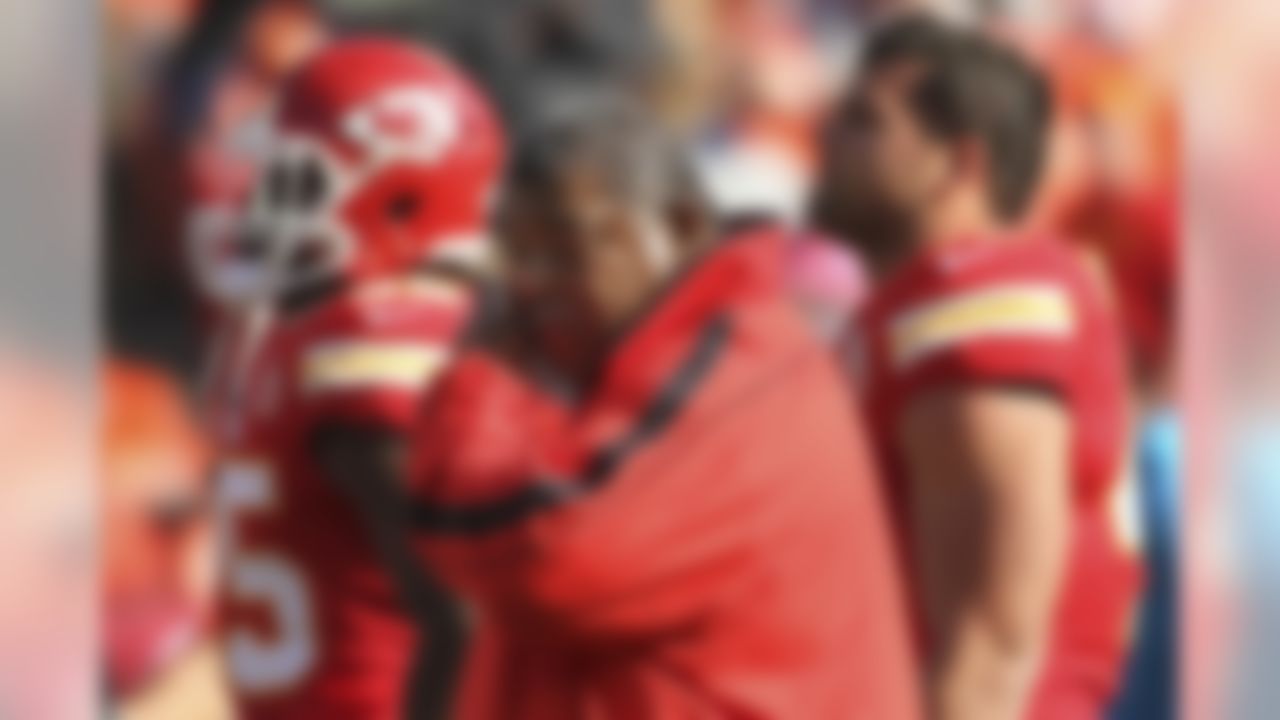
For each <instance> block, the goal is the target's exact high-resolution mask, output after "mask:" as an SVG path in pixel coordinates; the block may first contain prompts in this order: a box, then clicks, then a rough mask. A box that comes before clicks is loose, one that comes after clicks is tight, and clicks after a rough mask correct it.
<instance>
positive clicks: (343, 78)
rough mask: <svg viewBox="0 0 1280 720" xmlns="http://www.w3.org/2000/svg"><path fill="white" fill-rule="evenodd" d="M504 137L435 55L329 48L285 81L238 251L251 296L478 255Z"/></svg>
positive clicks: (359, 46) (390, 45)
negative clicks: (249, 274)
mask: <svg viewBox="0 0 1280 720" xmlns="http://www.w3.org/2000/svg"><path fill="white" fill-rule="evenodd" d="M503 151H504V147H503V140H502V131H501V128H500V127H499V124H498V122H497V120H496V118H495V116H494V113H493V112H492V110H491V109H490V107H489V104H488V102H487V101H486V100H485V98H484V97H482V95H481V93H480V92H479V91H478V90H477V89H476V87H475V86H474V85H473V83H472V82H471V81H470V80H468V79H467V78H466V77H465V76H464V75H463V74H462V73H461V72H459V71H458V70H457V69H455V68H454V67H453V66H452V65H451V64H450V63H449V62H447V61H445V60H444V59H443V58H441V57H439V56H437V55H435V54H433V53H431V52H428V51H425V50H423V49H421V48H418V47H416V46H413V45H410V44H407V43H404V42H399V41H394V40H385V39H374V38H366V39H355V40H346V41H341V42H337V43H335V44H333V45H332V46H330V47H328V48H327V49H325V50H323V51H321V52H320V53H318V54H317V55H316V56H315V57H314V58H313V59H312V60H311V61H309V62H308V63H307V64H306V65H304V66H303V67H302V69H301V70H300V71H299V73H298V74H297V75H296V76H295V77H294V78H293V79H292V80H291V81H290V83H289V84H288V85H287V86H286V88H285V91H284V94H283V97H282V98H281V103H280V106H279V108H278V109H277V113H276V118H275V122H274V126H273V141H272V143H271V150H270V152H269V157H268V159H267V161H266V163H265V164H264V166H263V170H262V174H261V176H260V178H259V181H258V185H257V190H256V191H255V193H254V196H253V198H252V200H251V201H250V205H249V208H248V212H247V216H246V224H245V234H244V237H243V239H242V252H243V253H244V254H245V255H247V256H250V257H256V258H258V259H259V260H260V261H261V263H262V266H263V268H264V272H263V273H262V276H263V278H264V287H263V291H264V292H265V293H267V294H269V295H270V296H273V297H278V296H279V294H280V293H282V292H286V291H288V290H289V289H292V288H296V287H299V286H302V285H307V284H310V283H314V282H316V281H325V280H330V279H356V278H364V277H371V276H377V275H382V274H386V273H390V272H395V271H400V270H403V269H405V268H407V267H410V266H413V265H416V264H423V263H428V262H431V261H433V260H438V259H445V258H447V259H449V260H453V261H461V262H467V261H472V260H474V259H475V258H476V257H477V256H482V255H483V254H484V252H485V246H486V243H485V242H484V241H483V239H484V237H485V226H486V224H487V221H488V212H489V208H490V205H491V200H492V196H493V194H494V192H495V189H496V187H497V183H498V181H499V179H500V173H501V169H502V162H503Z"/></svg>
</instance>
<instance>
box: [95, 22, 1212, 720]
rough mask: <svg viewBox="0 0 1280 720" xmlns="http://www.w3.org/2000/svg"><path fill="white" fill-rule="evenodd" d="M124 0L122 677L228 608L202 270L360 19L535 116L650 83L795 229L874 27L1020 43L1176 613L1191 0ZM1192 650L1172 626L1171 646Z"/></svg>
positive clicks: (671, 117) (111, 671)
mask: <svg viewBox="0 0 1280 720" xmlns="http://www.w3.org/2000/svg"><path fill="white" fill-rule="evenodd" d="M105 1H106V7H105V11H104V14H103V17H102V32H103V43H102V63H101V65H100V70H101V73H102V84H103V90H104V93H105V95H104V97H105V109H104V115H103V122H104V130H103V138H102V139H103V150H104V152H105V162H104V165H103V168H102V172H103V177H104V184H103V188H104V193H105V195H104V206H103V228H104V233H103V240H102V242H103V245H102V255H101V267H102V268H103V272H104V273H105V275H104V277H103V279H102V288H103V293H104V296H103V297H104V303H105V304H104V310H105V325H106V344H107V348H108V360H107V364H108V366H109V367H108V368H107V369H105V371H104V375H103V377H104V378H105V386H104V387H105V391H104V397H103V400H104V403H105V407H104V411H105V412H104V414H103V417H104V418H105V435H104V441H103V442H104V449H103V450H104V456H105V458H106V465H105V467H106V472H104V473H103V474H102V475H103V478H104V481H105V483H106V485H105V486H104V488H103V491H102V492H103V496H102V503H101V505H102V507H103V509H104V513H105V515H104V518H105V519H104V522H105V526H106V536H105V537H106V555H105V562H104V575H103V583H104V592H105V595H104V597H105V603H106V605H105V615H104V617H103V623H104V624H103V637H104V645H103V650H104V653H105V657H106V662H107V674H108V685H109V687H111V688H112V689H113V691H115V692H118V693H120V694H128V693H132V692H134V691H136V690H137V689H138V688H144V687H145V686H146V681H147V680H148V679H151V678H153V677H155V676H157V674H158V673H161V672H162V671H163V670H164V669H165V668H166V666H167V665H168V664H170V663H173V662H177V661H178V659H179V658H184V657H187V655H186V654H184V653H186V651H187V650H189V649H190V648H192V647H194V646H196V645H198V642H199V637H200V633H201V628H202V623H203V622H204V621H205V615H206V612H207V605H206V603H207V600H206V598H207V595H208V591H207V586H208V574H209V567H210V563H211V562H212V560H211V557H210V555H211V553H210V552H209V543H210V540H209V538H208V535H209V532H208V527H207V523H208V518H207V516H206V515H205V512H204V504H203V501H202V492H203V487H202V484H201V471H200V468H201V462H202V459H203V457H204V453H205V452H206V451H207V449H206V448H205V447H204V441H203V438H202V437H201V432H200V430H199V428H198V423H197V422H196V421H195V420H194V413H195V412H196V411H195V410H194V405H195V404H196V402H195V400H194V398H195V397H196V396H197V395H198V387H199V380H200V369H201V364H202V363H201V358H202V357H203V355H204V353H205V352H206V347H205V345H206V342H207V340H208V334H209V333H208V332H207V330H208V325H209V322H210V320H209V315H210V312H209V308H207V307H206V306H205V305H204V304H203V301H202V300H201V297H202V292H203V291H215V292H216V290H217V288H216V287H213V288H211V287H208V286H209V285H210V284H216V283H217V282H218V279H217V278H210V277H202V276H201V275H200V273H199V272H196V271H195V270H194V269H193V268H196V267H198V266H199V263H197V262H193V259H198V258H199V257H201V256H202V254H207V253H217V252H218V251H219V248H218V240H219V238H220V237H224V236H225V233H226V232H228V228H230V227H231V223H232V222H233V220H234V212H235V208H236V206H237V204H238V203H239V202H240V200H241V199H242V198H243V197H244V195H245V194H246V193H247V192H248V190H249V188H250V185H251V183H252V179H253V176H254V170H255V163H256V159H257V158H258V157H260V154H261V152H262V146H263V143H264V142H266V132H265V129H266V126H267V117H268V113H269V112H270V108H271V106H272V102H273V98H274V97H275V96H276V92H277V90H278V88H279V87H280V84H281V82H282V81H283V79H284V78H286V77H287V76H288V75H289V73H290V71H291V70H292V69H293V68H295V67H296V66H297V65H298V64H299V63H300V62H301V61H302V60H303V59H304V58H305V57H306V56H307V55H308V53H309V52H311V51H312V50H313V49H314V48H316V47H317V46H318V45H319V44H321V43H323V42H324V41H325V39H326V38H327V37H330V36H332V35H334V34H346V33H352V32H360V31H377V32H390V33H394V34H397V35H401V36H409V37H412V38H417V39H420V40H422V41H425V42H428V43H431V44H433V45H435V46H437V47H442V48H444V49H445V50H446V52H448V53H449V54H450V55H452V56H453V57H454V58H456V59H457V60H458V62H459V63H461V64H462V65H463V66H464V67H465V68H467V69H468V70H469V71H470V72H471V73H472V74H473V75H474V76H475V77H476V78H477V79H479V80H480V81H481V83H482V84H483V85H484V86H485V87H487V88H488V89H489V91H490V93H491V94H492V96H493V97H494V99H495V101H496V102H497V103H498V105H499V106H500V107H501V108H502V111H503V116H504V120H505V121H506V122H507V124H508V126H509V127H510V128H512V129H518V128H519V127H520V126H521V124H522V122H523V120H524V118H525V116H526V115H527V114H528V112H529V105H530V102H529V99H530V98H531V97H540V98H541V97H545V96H546V95H547V94H552V93H562V94H564V95H565V96H566V97H569V96H571V95H572V93H573V92H574V88H575V87H577V86H579V84H580V83H585V82H589V83H599V82H607V83H616V84H619V85H621V86H625V87H628V88H631V89H632V91H633V92H634V93H636V95H637V96H638V97H641V98H643V99H644V100H645V102H646V105H647V106H648V107H650V108H651V109H652V112H653V113H654V114H655V115H656V116H657V117H660V118H661V119H663V121H664V122H665V123H667V124H668V125H669V126H670V127H671V128H673V129H674V130H675V131H676V132H678V133H679V134H680V135H681V136H682V137H684V138H685V139H687V141H688V143H689V147H690V148H691V152H693V153H695V155H696V158H697V162H698V166H699V168H700V169H701V171H702V172H703V174H704V177H705V179H706V182H707V184H708V186H709V188H710V190H711V192H712V194H713V198H714V199H715V200H716V201H717V203H718V204H719V205H720V208H721V209H722V211H723V212H725V213H726V214H729V213H734V214H737V213H750V214H767V215H771V216H774V217H776V218H778V219H780V220H781V221H783V222H786V223H789V224H791V225H793V226H794V227H795V228H796V229H797V230H798V231H803V221H804V211H805V207H806V203H807V196H808V190H809V186H810V184H811V182H812V181H813V175H814V172H815V169H816V164H817V163H816V159H815V153H816V148H817V143H818V139H819V136H820V132H821V127H822V122H823V119H824V116H825V113H826V110H827V108H828V107H829V106H830V104H831V103H832V101H833V99H834V97H835V95H836V94H837V93H838V91H839V90H840V88H841V87H842V83H843V82H844V80H845V78H846V77H847V75H848V73H849V72H851V71H852V70H854V68H852V67H851V65H850V63H851V58H852V57H853V56H854V54H855V53H854V51H855V50H856V48H857V47H858V43H859V42H860V39H861V38H862V37H863V36H864V34H865V32H866V29H867V28H868V27H870V26H871V25H872V24H874V23H875V22H876V21H877V20H878V19H879V18H882V17H883V16H885V15H886V14H888V13H893V12H898V11H902V10H905V9H913V8H915V7H918V6H922V5H927V6H931V7H932V9H934V10H936V11H937V12H940V13H944V14H947V15H950V16H952V17H954V18H955V19H956V20H957V21H958V22H967V23H975V24H980V25H982V26H984V27H986V28H988V29H989V30H990V32H992V33H996V34H998V35H1000V36H1002V37H1005V38H1007V39H1008V40H1009V41H1010V42H1013V43H1015V44H1017V45H1018V46H1020V47H1022V48H1023V49H1024V50H1025V52H1027V53H1028V54H1029V55H1031V56H1032V57H1034V58H1035V59H1036V60H1037V61H1038V62H1040V63H1041V64H1042V66H1043V67H1044V69H1045V70H1046V72H1047V73H1048V74H1049V75H1050V77H1051V78H1052V81H1053V86H1054V88H1055V96H1056V97H1055V107H1056V116H1055V121H1054V123H1053V130H1052V151H1051V160H1050V165H1049V172H1048V175H1047V178H1046V181H1045V183H1044V187H1043V189H1042V191H1041V193H1040V196H1039V200H1038V203H1037V205H1036V211H1035V213H1034V214H1033V215H1034V219H1033V221H1032V222H1033V223H1035V224H1036V225H1038V226H1040V227H1043V228H1045V229H1046V230H1048V231H1051V232H1054V233H1057V234H1059V235H1061V236H1062V237H1064V238H1065V239H1067V240H1068V241H1070V242H1073V243H1075V244H1076V245H1077V246H1078V247H1079V248H1080V251H1081V253H1082V254H1084V255H1086V256H1087V257H1088V258H1089V259H1090V262H1091V263H1092V265H1093V267H1095V268H1096V269H1097V271H1098V272H1099V273H1100V274H1101V275H1102V276H1103V277H1104V278H1106V279H1107V281H1108V282H1109V286H1110V287H1111V288H1112V290H1113V294H1114V299H1115V302H1116V306H1117V308H1118V311H1119V312H1120V313H1121V314H1122V316H1123V318H1124V321H1125V326H1126V329H1127V332H1128V339H1129V341H1130V345H1131V349H1132V354H1133V358H1134V369H1135V378H1136V380H1135V392H1136V393H1138V394H1139V395H1140V396H1141V397H1142V398H1143V399H1144V403H1143V406H1144V413H1145V415H1146V417H1145V419H1144V423H1143V424H1144V427H1145V428H1146V430H1145V433H1144V438H1143V439H1140V440H1138V441H1137V447H1136V448H1135V449H1136V450H1137V451H1138V452H1140V453H1142V457H1143V459H1144V462H1147V463H1149V465H1150V467H1151V468H1152V469H1151V471H1150V472H1149V473H1148V474H1149V475H1150V476H1151V477H1153V478H1157V480H1156V481H1155V482H1158V483H1159V484H1157V485H1153V486H1152V488H1151V489H1149V492H1148V494H1147V498H1148V499H1149V501H1150V502H1151V503H1154V504H1155V505H1157V506H1158V507H1153V508H1152V512H1151V516H1152V517H1157V518H1158V517H1164V518H1167V525H1166V527H1165V528H1164V529H1163V533H1164V536H1165V537H1166V539H1167V542H1166V543H1165V544H1164V545H1161V546H1160V547H1159V548H1158V552H1160V553H1163V555H1162V556H1161V557H1159V558H1155V561H1157V562H1158V563H1160V564H1158V565H1157V566H1156V568H1157V573H1156V574H1155V576H1154V578H1153V587H1154V588H1155V589H1156V592H1157V594H1158V596H1159V597H1160V598H1161V602H1162V603H1164V604H1163V605H1162V606H1161V607H1159V608H1155V609H1153V610H1151V612H1153V613H1155V616H1156V617H1158V618H1163V622H1166V623H1168V624H1171V623H1172V622H1173V613H1174V607H1175V606H1174V605H1173V595H1174V592H1173V589H1174V585H1175V579H1174V577H1173V576H1172V568H1173V565H1174V564H1175V561H1174V558H1175V557H1176V554H1175V549H1174V548H1173V547H1171V546H1170V545H1171V544H1172V542H1173V538H1174V537H1175V536H1176V534H1177V533H1176V517H1177V516H1176V513H1175V510H1174V509H1173V508H1174V507H1176V503H1175V502H1174V498H1175V497H1176V493H1175V492H1174V490H1173V489H1172V485H1171V483H1172V480H1171V479H1170V478H1172V477H1173V476H1174V475H1175V473H1174V471H1173V470H1171V469H1170V468H1169V466H1170V465H1172V464H1176V463H1174V460H1176V458H1177V449H1176V448H1177V443H1176V439H1175V438H1176V433H1175V432H1174V430H1175V426H1174V425H1173V424H1172V423H1171V418H1172V409H1171V408H1172V405H1171V401H1172V379H1173V377H1174V371H1175V368H1176V367H1177V365H1178V358H1177V356H1176V353H1175V349H1176V348H1177V347H1178V343H1177V341H1176V338H1175V329H1176V327H1177V322H1176V318H1177V299H1178V297H1179V295H1180V293H1179V288H1178V286H1177V285H1178V277H1179V272H1178V260H1179V255H1180V253H1179V244H1180V237H1179V235H1180V228H1182V227H1183V225H1182V223H1181V222H1180V217H1181V215H1182V213H1183V210H1184V208H1182V207H1181V206H1180V203H1179V197H1180V196H1181V189H1182V186H1183V183H1182V175H1181V173H1182V169H1183V167H1184V166H1185V158H1183V157H1181V156H1180V148H1181V147H1182V142H1181V139H1180V138H1181V137H1182V133H1183V130H1182V129H1181V128H1180V127H1179V118H1180V117H1181V114H1180V112H1179V107H1178V105H1177V99H1178V97H1179V96H1178V93H1177V89H1178V88H1177V85H1178V82H1179V79H1180V75H1179V73H1180V72H1181V70H1180V67H1181V65H1180V52H1181V51H1180V49H1181V48H1184V47H1185V44H1186V42H1187V40H1186V38H1187V36H1188V35H1189V34H1191V35H1194V31H1195V28H1194V25H1195V22H1196V21H1195V20H1194V19H1190V20H1189V19H1187V17H1186V16H1187V13H1182V12H1179V7H1178V4H1177V3H1176V2H1175V0H952V1H942V2H924V1H921V2H910V1H909V0H520V1H518V2H517V1H515V0H328V1H327V2H321V1H320V0H316V1H315V2H308V1H306V0H216V1H215V0H105ZM824 262H826V261H825V260H823V259H822V255H821V254H810V255H798V257H797V263H798V264H800V265H803V264H805V263H811V264H816V265H822V264H823V263H824ZM832 262H836V261H832ZM802 272H803V270H802ZM814 274H815V276H817V275H819V274H821V273H819V272H818V271H816V270H815V273H814ZM852 301H853V300H852V299H850V302H852ZM1161 613H1163V615H1161ZM1149 614H1150V613H1149ZM1165 642H1166V643H1168V642H1172V640H1171V639H1166V641H1165ZM1174 650H1175V649H1174V648H1173V647H1172V646H1168V645H1166V646H1165V647H1164V648H1163V650H1162V654H1163V656H1164V658H1165V661H1166V662H1167V663H1169V664H1170V667H1171V666H1172V665H1171V664H1172V663H1173V662H1174V660H1173V654H1174ZM1164 677H1166V678H1167V677H1168V671H1167V669H1166V674H1165V676H1164ZM1170 692H1171V690H1169V689H1167V688H1166V695H1167V694H1169V693H1170ZM1130 717H1137V716H1134V715H1130ZM1144 717H1147V718H1157V717H1167V716H1165V715H1161V716H1157V715H1147V716H1144Z"/></svg>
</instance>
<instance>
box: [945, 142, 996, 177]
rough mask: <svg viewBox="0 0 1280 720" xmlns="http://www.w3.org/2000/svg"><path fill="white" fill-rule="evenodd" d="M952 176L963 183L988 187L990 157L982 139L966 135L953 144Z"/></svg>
mask: <svg viewBox="0 0 1280 720" xmlns="http://www.w3.org/2000/svg"><path fill="white" fill-rule="evenodd" d="M950 159H951V174H952V178H953V179H954V180H955V181H956V182H957V183H958V184H962V185H970V186H974V187H984V188H985V187H987V186H988V182H989V180H990V157H989V154H988V153H987V148H986V146H985V145H984V144H983V142H982V141H981V140H979V139H978V138H976V137H973V136H971V135H966V136H963V137H961V138H959V139H958V140H956V141H955V142H954V143H953V144H952V149H951V158H950Z"/></svg>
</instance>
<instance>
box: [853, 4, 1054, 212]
mask: <svg viewBox="0 0 1280 720" xmlns="http://www.w3.org/2000/svg"><path fill="white" fill-rule="evenodd" d="M898 62H916V63H919V64H920V65H921V66H922V67H923V76H922V78H921V79H920V82H919V83H918V85H917V87H916V91H915V94H914V97H913V105H914V109H915V111H916V113H917V115H918V117H919V118H920V120H921V121H922V122H923V123H924V125H925V126H926V127H927V128H928V129H929V131H930V132H932V133H934V134H936V135H937V136H939V137H942V138H948V139H950V138H959V137H964V136H968V137H975V138H977V139H978V140H980V141H981V142H982V143H983V144H984V145H985V147H986V150H987V153H988V157H989V159H990V161H991V172H992V175H991V200H992V204H993V206H994V208H995V210H996V212H997V213H999V214H1000V216H1001V217H1003V218H1005V219H1007V220H1013V219H1016V218H1018V217H1019V216H1020V215H1022V214H1023V212H1024V211H1025V210H1026V208H1027V206H1028V205H1029V204H1030V201H1031V198H1032V195H1033V193H1034V191H1035V188H1036V185H1037V184H1038V182H1039V179H1040V174H1041V169H1042V167H1043V165H1044V155H1045V144H1046V137H1045V136H1046V135H1047V129H1048V125H1049V116H1050V113H1051V111H1052V99H1051V96H1050V92H1049V87H1048V83H1047V81H1046V80H1045V78H1044V75H1043V74H1042V73H1041V72H1040V71H1039V70H1038V69H1036V68H1035V67H1034V66H1032V65H1031V64H1030V63H1029V62H1028V61H1027V60H1025V59H1024V58H1023V57H1022V56H1020V55H1019V54H1018V53H1016V52H1014V51H1013V50H1012V49H1011V48H1009V47H1006V46H1004V45H1002V44H999V43H997V42H995V41H994V40H992V39H990V38H988V37H986V36H985V35H983V34H981V33H979V32H977V31H972V30H968V29H964V28H960V27H956V26H954V25H950V24H947V23H945V22H943V21H941V20H937V19H934V18H931V17H928V16H925V15H910V16H906V17H903V18H899V19H896V20H893V21H890V22H889V23H888V24H886V25H884V26H882V27H881V28H879V29H878V30H877V31H876V32H874V33H873V34H872V36H871V38H870V40H869V42H868V44H867V46H866V49H865V50H864V52H863V56H862V69H863V71H864V72H869V71H874V70H875V69H877V68H880V67H884V66H887V65H891V64H895V63H898Z"/></svg>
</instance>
